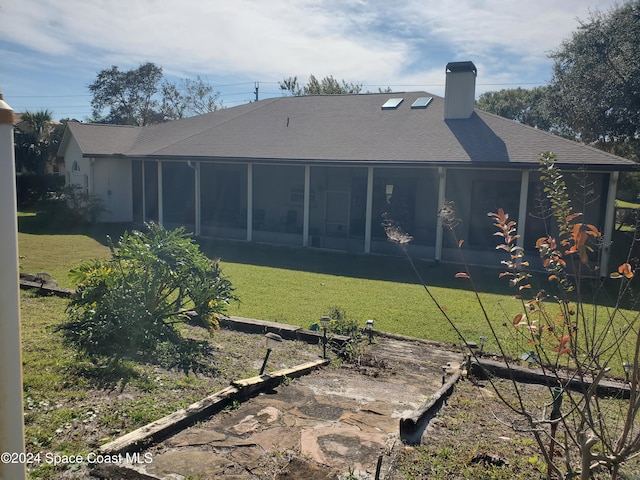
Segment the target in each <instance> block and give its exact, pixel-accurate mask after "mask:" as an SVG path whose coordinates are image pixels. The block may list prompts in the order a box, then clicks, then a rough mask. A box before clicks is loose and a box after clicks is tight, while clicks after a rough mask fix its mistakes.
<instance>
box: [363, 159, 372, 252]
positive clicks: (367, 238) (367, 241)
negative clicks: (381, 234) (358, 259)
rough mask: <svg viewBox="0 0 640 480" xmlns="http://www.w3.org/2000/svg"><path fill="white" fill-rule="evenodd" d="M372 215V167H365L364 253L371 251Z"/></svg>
mask: <svg viewBox="0 0 640 480" xmlns="http://www.w3.org/2000/svg"><path fill="white" fill-rule="evenodd" d="M372 216H373V167H369V168H367V206H366V210H365V220H364V253H371V226H372V219H371V217H372Z"/></svg>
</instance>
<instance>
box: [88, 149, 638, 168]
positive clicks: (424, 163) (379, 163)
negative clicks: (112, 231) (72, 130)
mask: <svg viewBox="0 0 640 480" xmlns="http://www.w3.org/2000/svg"><path fill="white" fill-rule="evenodd" d="M83 157H86V158H96V159H100V158H105V159H106V158H128V159H132V160H147V161H149V160H150V161H159V160H161V161H165V162H208V163H216V162H219V163H243V164H246V163H254V164H271V165H273V164H280V165H331V166H343V167H367V166H371V167H404V168H407V167H413V168H415V167H424V168H439V167H444V168H455V169H461V168H463V169H464V168H477V169H483V170H484V169H496V170H537V169H538V168H539V166H540V165H539V163H538V162H537V160H536V161H513V162H492V161H472V160H466V161H465V160H419V159H417V160H367V159H361V160H354V159H349V160H343V159H326V158H275V157H257V158H256V157H254V158H247V157H229V156H225V157H218V156H167V155H127V154H124V153H121V152H114V153H111V154H105V153H100V154H97V153H84V154H83ZM557 165H558V166H559V167H560V168H562V169H563V170H585V171H593V172H611V171H621V172H622V171H635V170H638V169H640V165H639V164H628V163H621V164H594V163H577V162H562V161H559V162H558V163H557Z"/></svg>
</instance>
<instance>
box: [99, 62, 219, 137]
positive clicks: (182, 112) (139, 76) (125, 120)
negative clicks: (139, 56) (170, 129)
mask: <svg viewBox="0 0 640 480" xmlns="http://www.w3.org/2000/svg"><path fill="white" fill-rule="evenodd" d="M163 80H164V82H163ZM89 92H91V95H92V99H91V106H92V108H93V116H94V119H95V121H97V122H102V123H114V124H119V125H139V126H143V125H149V124H152V123H161V122H165V121H169V120H176V119H179V118H184V117H187V116H191V115H199V114H202V113H208V112H212V111H214V110H216V109H218V108H220V105H219V104H218V103H217V101H218V97H219V94H213V93H212V92H213V88H212V87H211V86H210V85H207V84H205V83H204V82H203V81H202V80H201V79H200V77H198V78H197V80H184V81H183V82H182V85H180V86H179V85H177V84H175V83H171V82H169V81H168V80H165V79H164V76H163V73H162V67H159V66H156V65H155V64H153V63H150V62H148V63H145V64H142V65H140V66H139V67H138V68H136V69H133V70H128V71H121V70H120V69H119V68H118V67H117V66H112V67H111V68H110V69H106V70H102V71H100V72H98V75H97V77H96V80H95V81H94V82H93V83H92V84H91V85H89ZM105 110H106V114H103V112H104V111H105Z"/></svg>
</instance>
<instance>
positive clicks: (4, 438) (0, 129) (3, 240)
mask: <svg viewBox="0 0 640 480" xmlns="http://www.w3.org/2000/svg"><path fill="white" fill-rule="evenodd" d="M0 218H1V219H2V228H0V453H3V452H9V453H16V454H20V453H24V411H23V406H22V354H21V353H22V352H21V346H20V289H19V283H20V281H19V274H18V214H17V206H16V171H15V157H14V152H13V110H12V109H11V107H10V106H9V105H7V103H6V102H5V101H4V100H3V97H2V94H1V93H0ZM25 478H26V471H25V466H24V463H19V462H16V463H7V462H3V461H0V479H1V480H14V479H15V480H21V479H25Z"/></svg>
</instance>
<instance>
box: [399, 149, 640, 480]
mask: <svg viewBox="0 0 640 480" xmlns="http://www.w3.org/2000/svg"><path fill="white" fill-rule="evenodd" d="M539 161H540V174H541V183H542V185H543V192H544V196H545V197H546V199H547V202H548V209H549V212H548V213H549V214H548V215H547V218H551V219H553V220H554V222H555V231H557V234H556V235H552V234H550V233H548V234H546V235H545V236H543V237H541V238H539V239H538V240H537V241H536V244H535V246H536V249H537V250H538V253H539V256H540V259H541V264H542V267H543V268H544V269H545V270H546V280H547V281H548V282H550V283H551V284H552V285H550V286H549V288H548V289H547V290H549V291H550V292H555V293H548V292H547V291H546V290H545V289H534V288H533V286H532V283H533V282H532V280H533V279H532V275H531V273H529V271H528V270H529V269H530V265H529V261H527V260H526V258H525V250H524V248H523V247H522V246H521V245H519V243H518V239H519V235H518V234H517V223H516V221H515V220H513V219H511V218H510V217H509V214H508V213H507V212H505V211H504V210H503V209H501V208H500V209H498V210H497V211H496V212H491V213H488V216H489V217H490V218H491V219H492V221H493V224H494V226H495V227H496V232H495V233H494V235H495V236H496V237H498V238H499V243H498V245H497V246H496V250H499V251H503V252H504V254H505V259H504V260H502V262H501V264H502V266H503V269H502V271H501V272H500V273H499V277H500V278H504V279H507V280H508V283H509V286H510V287H512V288H514V289H516V290H517V291H516V296H515V298H516V299H517V301H518V302H519V303H520V306H521V311H520V312H519V313H517V314H515V315H514V316H513V317H509V318H508V321H503V322H497V321H496V319H492V318H490V315H489V313H488V310H487V309H486V308H485V305H484V304H483V300H482V298H481V297H480V296H479V295H478V293H477V292H478V289H477V288H476V286H475V284H474V282H473V275H472V274H471V272H470V270H469V267H468V265H467V264H466V262H465V261H464V255H462V259H463V264H464V267H463V269H462V271H460V272H459V273H458V274H456V275H455V276H456V277H457V278H461V279H465V281H466V282H467V283H468V284H469V285H470V286H471V288H472V290H473V291H474V292H476V299H477V302H478V305H479V307H480V311H481V314H482V317H483V319H484V321H485V322H486V325H487V327H488V329H489V331H490V332H491V335H492V340H493V343H495V345H496V346H497V350H498V352H497V353H499V354H500V356H501V358H503V359H504V362H505V364H506V366H507V368H508V369H509V370H510V371H512V372H513V371H515V369H516V368H518V366H517V364H518V363H519V361H520V359H521V358H522V357H519V356H518V349H522V347H523V346H524V345H526V348H527V349H528V350H529V353H528V354H526V360H525V359H524V358H522V359H523V360H525V361H526V362H527V363H529V364H530V365H534V364H535V366H536V368H538V369H539V370H540V371H541V373H543V374H544V375H546V377H547V379H548V382H547V383H548V384H549V385H550V387H549V389H550V394H551V395H550V402H549V404H547V405H540V406H537V405H531V404H530V402H529V399H527V398H525V395H524V394H523V393H522V388H521V386H520V385H519V383H518V382H517V381H516V380H514V379H515V378H516V376H515V375H513V374H512V375H511V379H512V381H511V382H510V388H505V387H498V386H497V384H496V383H495V382H494V381H493V379H492V378H491V377H489V382H490V383H491V384H492V385H493V387H494V389H495V390H496V393H497V394H498V397H499V398H500V399H501V400H502V401H503V402H504V403H505V404H506V405H507V406H508V407H509V408H510V409H511V410H512V411H513V412H514V413H516V414H517V417H519V418H520V419H524V424H525V426H524V427H522V424H521V423H520V428H526V430H527V431H529V432H530V433H531V434H532V435H533V437H534V438H535V440H536V443H537V444H538V447H539V450H540V452H541V454H542V456H543V458H544V459H545V461H546V464H547V476H548V478H564V479H570V478H580V479H583V480H586V479H590V478H593V475H595V473H596V472H599V474H600V475H602V473H603V472H607V473H608V475H610V478H620V477H619V475H620V470H621V466H622V465H623V464H624V463H625V462H627V461H629V460H631V459H633V458H635V457H637V456H640V430H639V429H638V428H635V427H634V419H635V417H636V415H637V414H638V413H640V314H639V313H638V312H632V313H629V311H628V310H623V309H622V308H621V304H622V302H623V299H624V298H625V296H626V295H627V294H629V293H630V292H631V290H630V289H631V286H632V282H633V279H634V276H635V271H634V267H633V265H632V262H631V261H630V259H628V260H627V262H625V263H623V264H622V265H620V266H619V267H618V268H617V271H615V272H613V273H612V274H611V275H610V278H612V279H616V280H617V281H619V282H620V285H619V290H618V294H617V299H616V300H615V302H614V303H613V305H612V306H611V307H599V306H598V305H597V302H595V301H593V300H594V299H591V298H590V299H589V300H592V301H591V302H589V301H587V299H586V298H585V297H586V296H589V295H588V294H587V293H586V292H587V290H585V288H584V287H583V284H584V283H585V281H587V278H591V279H592V280H593V279H595V280H593V282H595V284H596V286H595V287H594V290H591V291H590V292H592V291H598V289H600V290H603V289H604V286H603V282H604V280H603V279H602V278H601V277H602V275H600V274H599V272H598V263H599V260H600V258H599V254H600V253H601V251H602V249H603V248H604V247H607V248H609V245H606V246H605V245H603V241H602V234H601V232H600V231H599V230H598V228H597V227H596V226H594V225H591V224H587V223H580V222H579V221H578V220H579V219H580V218H581V213H577V212H574V211H573V207H572V202H571V199H570V197H569V194H568V191H567V185H566V184H565V182H564V179H563V175H562V173H561V171H560V169H559V168H558V167H557V165H556V158H555V155H553V154H551V153H548V152H543V153H542V154H541V156H540V160H539ZM440 219H441V223H442V226H443V227H444V228H446V229H449V230H450V231H451V233H452V234H453V235H454V239H455V241H456V244H457V245H458V249H459V250H460V252H461V254H462V247H463V241H462V240H458V239H457V238H455V226H456V225H457V224H458V223H459V222H460V220H459V219H457V218H456V216H455V209H454V208H453V204H452V203H446V204H445V205H444V206H443V207H442V209H441V210H440ZM387 228H388V233H389V235H388V237H389V239H390V240H391V241H396V242H397V243H399V244H400V245H401V246H402V247H403V250H404V251H405V252H407V249H406V248H405V247H406V244H407V243H409V242H410V240H411V237H410V236H409V235H407V234H404V233H403V232H401V231H400V230H399V228H398V227H397V226H395V225H393V223H392V222H387ZM547 231H548V232H549V231H551V229H550V228H548V229H547ZM636 231H638V229H636ZM398 239H401V240H403V241H400V242H398ZM635 241H636V239H634V241H633V242H632V248H633V246H634V243H635ZM407 257H408V258H409V260H410V262H411V265H412V266H413V262H412V261H411V258H410V257H409V255H408V254H407ZM413 268H414V271H415V272H416V274H418V276H419V273H418V271H417V269H416V268H415V266H413ZM420 280H421V281H422V283H423V285H424V288H425V290H426V291H427V293H428V294H429V297H430V298H431V299H432V300H433V301H434V302H435V303H436V305H437V306H438V308H439V310H440V311H441V312H442V314H443V315H444V317H445V318H446V319H447V321H448V322H449V323H450V324H451V325H452V327H453V328H454V329H455V330H456V332H457V333H458V335H459V337H460V338H461V339H462V340H463V342H464V338H463V337H462V335H461V334H460V332H459V331H458V330H457V329H456V325H455V321H454V320H452V319H451V318H450V317H449V316H448V315H447V312H446V310H445V309H443V308H442V307H440V305H439V304H438V301H437V299H436V298H435V297H434V295H433V294H432V293H431V290H430V289H429V287H428V285H426V283H425V282H424V281H423V280H422V278H421V277H420ZM554 285H555V286H554ZM500 324H501V325H504V326H503V327H499V326H498V325H500ZM504 329H506V332H505V331H504ZM505 337H506V338H507V339H511V340H512V341H508V340H505ZM513 340H515V341H513ZM520 351H521V350H520ZM469 354H470V355H471V356H472V357H475V360H476V361H478V363H480V364H481V360H480V359H479V358H478V357H477V353H476V352H475V351H473V350H471V349H469ZM623 364H624V365H625V375H626V379H625V380H626V382H620V385H621V386H626V390H625V389H621V390H620V392H623V391H624V392H626V394H625V395H623V394H622V393H621V394H620V395H619V396H618V397H616V398H613V399H607V400H604V399H603V398H601V396H600V395H599V387H600V386H601V384H602V383H603V382H604V381H605V380H606V378H607V377H610V376H612V375H613V374H615V373H617V372H621V371H622V370H621V368H620V367H621V365H623ZM618 376H619V375H618ZM625 383H626V385H625ZM563 402H564V404H563ZM549 407H551V408H550V410H551V411H550V412H549V413H547V409H548V408H549ZM598 478H600V477H598Z"/></svg>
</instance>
